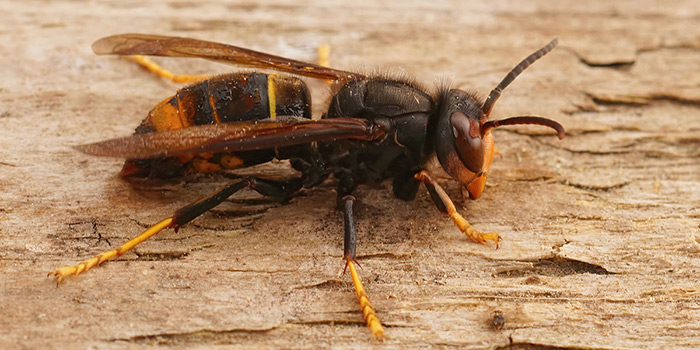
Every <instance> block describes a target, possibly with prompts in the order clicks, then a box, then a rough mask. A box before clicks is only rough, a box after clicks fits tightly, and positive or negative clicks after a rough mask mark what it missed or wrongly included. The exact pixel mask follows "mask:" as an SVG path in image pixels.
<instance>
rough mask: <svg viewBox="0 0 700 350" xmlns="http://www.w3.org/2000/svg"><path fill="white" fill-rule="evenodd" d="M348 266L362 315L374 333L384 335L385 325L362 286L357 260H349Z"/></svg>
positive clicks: (376, 335)
mask: <svg viewBox="0 0 700 350" xmlns="http://www.w3.org/2000/svg"><path fill="white" fill-rule="evenodd" d="M346 267H348V268H349V269H350V277H351V278H352V283H353V285H354V286H355V293H356V294H357V301H359V302H360V310H362V316H363V318H364V320H365V323H367V327H369V329H370V331H371V332H372V334H374V336H375V337H377V338H382V337H384V327H382V323H381V322H380V321H379V317H377V313H376V312H375V311H374V308H373V307H372V304H371V303H370V301H369V297H368V296H367V293H366V292H365V289H364V288H363V287H362V281H360V275H359V274H358V273H357V269H356V268H355V262H354V261H351V260H347V262H346Z"/></svg>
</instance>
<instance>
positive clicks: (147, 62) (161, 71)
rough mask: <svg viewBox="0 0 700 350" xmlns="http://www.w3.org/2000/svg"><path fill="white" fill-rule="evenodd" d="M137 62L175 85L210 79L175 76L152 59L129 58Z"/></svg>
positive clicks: (135, 56) (206, 77) (199, 76)
mask: <svg viewBox="0 0 700 350" xmlns="http://www.w3.org/2000/svg"><path fill="white" fill-rule="evenodd" d="M128 57H129V58H131V60H133V61H134V62H136V63H137V64H138V65H139V66H141V67H143V68H145V69H147V70H148V71H149V72H151V73H153V74H155V75H157V76H159V77H162V78H165V79H168V80H170V81H172V82H174V83H194V82H198V81H202V80H206V79H209V77H208V76H206V75H175V74H173V73H172V72H170V71H169V70H167V69H165V68H163V67H161V66H160V65H158V63H155V62H153V61H152V60H151V59H150V58H148V57H146V56H142V55H132V56H128Z"/></svg>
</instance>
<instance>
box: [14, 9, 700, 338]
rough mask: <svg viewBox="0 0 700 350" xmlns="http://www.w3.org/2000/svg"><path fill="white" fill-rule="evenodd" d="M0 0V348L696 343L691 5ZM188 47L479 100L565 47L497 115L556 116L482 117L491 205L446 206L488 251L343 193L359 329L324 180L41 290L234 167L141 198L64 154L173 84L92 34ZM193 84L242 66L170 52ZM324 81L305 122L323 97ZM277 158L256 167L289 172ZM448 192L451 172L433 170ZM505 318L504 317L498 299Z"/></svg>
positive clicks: (695, 90) (135, 118)
mask: <svg viewBox="0 0 700 350" xmlns="http://www.w3.org/2000/svg"><path fill="white" fill-rule="evenodd" d="M375 3H376V2H374V1H353V2H352V3H344V2H337V3H331V2H328V1H305V2H303V4H302V2H294V1H289V2H285V1H273V2H268V3H265V4H259V3H258V2H255V1H248V2H215V1H207V2H199V1H186V0H185V1H174V0H173V1H162V2H144V1H101V2H82V1H66V2H60V1H32V0H25V1H3V2H0V52H1V53H2V54H0V66H1V67H2V69H1V70H0V130H1V131H0V133H1V134H0V135H2V137H0V189H1V190H2V198H1V199H0V269H1V270H0V272H1V274H0V276H1V277H0V348H6V349H9V348H20V349H22V348H24V349H34V348H65V349H75V348H98V349H113V348H119V349H121V348H187V349H198V348H199V349H209V348H314V349H315V348H319V347H320V348H338V349H343V348H348V349H350V348H352V349H355V348H374V347H376V348H397V349H405V348H426V347H427V348H462V347H464V348H475V349H560V348H573V349H654V348H675V349H693V348H698V347H700V286H699V284H698V274H699V273H700V258H699V257H698V256H699V255H700V226H699V224H700V208H699V204H700V175H698V174H700V162H699V161H698V157H699V156H700V108H699V107H700V73H699V72H700V26H698V21H699V18H700V7H698V6H697V2H696V1H657V2H654V1H624V2H618V1H616V2H608V1H597V2H592V3H591V2H581V1H574V0H564V1H557V2H498V3H496V4H488V5H487V4H486V3H487V2H482V1H454V2H445V1H428V2H425V1H402V2H398V1H397V2H396V3H395V4H389V3H385V2H379V3H380V4H375ZM123 32H142V33H154V34H167V35H178V36H191V37H196V38H202V39H208V40H213V41H219V42H225V43H232V44H236V45H241V46H244V47H249V48H253V49H257V50H263V51H267V52H271V53H276V54H280V55H285V56H289V57H292V58H295V59H301V60H310V61H314V60H315V59H316V52H315V49H316V47H317V46H318V45H321V44H329V45H331V47H332V53H331V62H332V63H333V65H334V66H336V67H339V68H345V69H358V68H359V69H363V70H370V71H371V70H374V69H381V68H389V69H391V70H392V71H393V72H395V73H399V74H408V75H411V76H414V77H415V78H416V79H417V80H418V81H423V82H425V85H426V86H429V87H432V86H433V82H440V81H452V83H453V85H455V86H459V87H464V88H469V87H471V88H473V89H475V90H477V91H479V92H480V93H482V94H484V95H485V94H487V93H488V91H489V90H490V89H491V88H492V87H493V86H495V85H496V83H498V81H499V80H500V79H501V78H502V77H503V75H504V74H505V73H506V72H507V71H508V70H509V69H510V68H511V67H512V66H513V65H514V64H516V63H517V62H518V61H519V60H520V59H521V58H523V57H525V56H526V55H527V54H529V53H530V52H532V51H534V50H535V49H537V48H539V47H540V46H542V45H544V44H545V43H547V42H548V41H549V40H550V39H552V38H554V37H558V38H559V41H560V46H559V48H557V49H556V50H555V51H554V52H552V53H551V54H550V55H548V56H546V57H545V58H543V59H542V60H541V61H539V62H537V63H536V64H535V65H534V66H532V67H531V68H530V69H528V70H527V71H526V72H525V73H524V74H523V75H522V76H521V77H519V78H518V79H517V80H516V81H515V83H513V84H512V85H511V86H510V87H509V88H508V89H507V90H506V92H505V93H504V95H503V97H502V98H501V100H500V101H499V103H498V104H497V105H496V108H495V111H494V114H495V117H497V118H504V117H508V116H514V115H541V116H546V117H549V118H552V119H555V120H558V121H560V122H561V123H562V124H564V125H565V127H566V128H567V132H568V133H567V137H566V138H565V139H564V140H563V141H561V142H560V141H558V140H557V139H556V138H555V137H553V136H552V135H551V134H550V133H549V132H548V131H547V130H541V129H537V128H535V129H530V128H509V129H505V128H504V129H503V130H497V131H495V138H496V147H497V150H498V152H499V153H500V155H499V156H498V157H496V159H495V161H494V166H493V169H492V170H493V171H492V175H491V177H490V178H489V181H488V187H487V189H486V191H485V193H484V196H483V197H482V198H481V199H479V200H477V201H468V202H464V203H461V202H460V204H459V210H460V211H461V212H462V213H464V214H465V216H466V218H467V219H468V220H469V221H470V222H471V223H472V224H474V225H475V226H476V227H478V228H479V229H481V230H484V231H498V232H500V233H501V234H502V237H503V241H502V244H501V248H500V249H498V250H494V249H493V247H492V246H482V245H477V244H473V243H470V242H469V241H467V240H466V239H465V238H464V237H463V236H462V235H461V234H460V233H459V232H458V230H457V229H456V228H455V227H454V225H453V224H452V223H451V222H450V220H449V219H448V218H447V217H445V216H443V215H441V214H439V213H438V212H437V210H435V208H434V206H433V205H432V203H431V202H430V199H429V198H428V196H427V194H426V193H425V191H424V190H423V189H421V192H420V195H419V196H418V198H417V199H416V200H415V201H413V202H408V203H406V202H402V201H400V200H397V199H395V198H393V197H392V195H391V190H390V186H389V184H386V185H385V186H382V187H381V188H379V189H378V190H377V189H370V188H361V189H360V190H359V191H358V192H357V193H356V195H357V197H358V198H359V199H360V201H361V203H360V204H359V206H358V209H357V210H358V218H357V221H358V229H359V248H358V253H359V261H360V263H361V264H362V266H363V269H362V270H361V271H360V273H361V274H362V276H363V278H364V280H365V284H366V288H367V290H368V292H369V294H370V296H371V297H372V298H373V303H374V306H375V307H376V309H377V312H378V314H379V317H380V318H381V320H382V321H383V322H384V324H385V326H386V327H387V329H386V335H387V338H386V339H385V340H384V341H377V340H375V339H373V338H372V336H371V334H370V333H369V331H368V330H367V329H366V327H365V326H364V325H363V324H362V321H361V316H360V314H359V312H358V305H357V301H356V300H355V297H354V294H353V291H352V284H351V283H350V281H349V278H348V276H345V277H340V276H339V272H340V271H341V269H342V264H343V260H342V259H341V256H342V217H341V215H340V214H339V213H338V212H336V211H334V210H333V209H332V206H333V202H334V198H335V194H334V193H333V188H334V185H333V183H332V182H328V183H326V184H324V185H323V186H320V187H318V188H315V189H312V190H307V191H304V192H303V193H302V195H301V196H300V197H298V198H296V199H295V200H293V201H292V202H291V203H290V204H289V205H286V206H280V205H277V204H275V203H274V202H269V201H266V200H261V199H260V197H259V196H257V195H256V194H254V193H243V194H241V195H239V196H238V195H237V196H236V197H234V198H233V199H232V200H230V201H228V202H226V203H224V204H223V205H222V206H221V207H219V208H217V209H216V211H215V212H213V213H209V214H206V215H204V216H203V217H201V218H199V219H198V220H196V221H195V222H193V223H192V224H190V225H188V226H186V227H185V228H184V229H182V230H181V231H180V232H179V233H178V234H175V233H174V232H172V231H168V232H164V233H163V234H161V235H159V236H157V237H155V238H154V239H152V240H150V241H147V242H146V243H144V244H143V245H142V246H140V247H139V248H138V249H136V251H135V252H134V253H129V254H127V255H125V256H123V257H122V258H121V259H119V260H117V261H114V262H110V263H107V264H105V265H103V266H101V267H99V268H96V269H94V270H92V271H90V272H88V273H86V274H84V275H82V276H79V277H78V278H69V279H68V280H67V281H66V282H65V283H63V284H62V285H61V286H59V287H58V288H56V286H55V283H54V281H53V280H52V279H50V278H46V274H47V273H48V272H50V271H52V270H53V269H55V268H56V267H59V266H63V265H66V264H74V263H77V262H79V261H80V260H82V259H85V258H88V257H91V256H92V255H94V254H96V253H99V252H101V251H104V250H107V249H111V248H110V247H115V246H116V245H118V244H121V243H122V242H124V241H125V240H127V239H128V238H130V237H133V236H134V235H135V234H137V233H138V232H140V231H141V230H143V229H144V227H146V226H147V225H150V224H153V223H155V222H157V221H158V220H160V219H161V218H164V217H166V216H168V215H169V214H170V213H171V212H172V211H173V210H174V209H176V208H178V207H179V206H182V205H184V204H186V203H188V202H190V201H193V200H195V199H197V198H199V197H201V196H204V195H207V194H208V193H210V192H211V191H213V190H214V189H215V188H217V187H219V186H221V185H222V184H224V183H225V181H226V180H225V178H223V177H220V176H218V177H217V176H214V177H192V178H187V179H185V180H184V181H183V182H180V183H177V184H169V185H162V186H159V187H155V188H150V189H138V188H134V187H132V186H130V185H128V184H126V183H124V182H122V181H120V180H119V179H118V178H117V177H116V176H115V175H116V173H117V172H118V171H119V169H120V166H121V161H120V160H116V159H98V158H91V157H88V156H85V155H83V154H80V153H78V152H76V151H74V150H72V149H71V148H70V146H73V145H77V144H82V143H87V142H92V141H97V140H102V139H106V138H110V137H117V136H123V135H128V134H130V133H131V132H132V131H133V129H134V128H135V127H136V126H137V125H138V123H139V122H140V120H141V119H143V118H144V117H145V115H146V113H147V111H148V110H149V109H150V108H151V107H152V106H153V105H155V104H156V103H157V102H159V101H160V100H162V99H163V98H165V97H167V96H169V95H171V94H173V93H174V91H176V90H177V88H178V86H177V85H175V84H172V83H169V82H165V81H161V80H159V79H157V78H154V77H153V76H151V75H149V74H148V73H146V72H144V71H142V70H141V69H139V68H138V67H136V66H134V65H133V64H130V63H128V62H126V61H124V60H120V59H118V58H114V57H98V56H94V55H93V54H92V52H91V50H90V44H91V43H92V42H93V41H94V40H96V39H98V38H100V37H102V36H106V35H111V34H116V33H123ZM159 62H161V63H162V64H164V65H166V66H167V67H169V68H171V69H173V70H175V71H178V72H183V73H200V74H211V73H216V72H226V71H230V70H232V69H234V68H231V67H229V66H225V65H217V64H214V63H209V62H203V61H201V60H182V59H169V60H160V61H159ZM310 85H312V87H313V88H314V99H315V101H316V102H317V106H316V111H317V113H320V112H321V111H322V110H323V102H324V101H325V100H326V99H327V97H328V93H327V92H326V91H324V90H323V85H321V84H313V83H310ZM285 169H286V167H285V164H284V163H280V164H273V165H272V166H268V167H265V168H263V169H261V171H263V172H266V173H272V174H277V175H279V174H284V173H286V170H285ZM443 183H444V184H445V187H446V188H447V190H448V193H450V195H451V196H452V197H453V198H455V199H457V198H459V190H458V188H457V186H456V185H455V184H454V183H451V182H443ZM496 310H498V311H500V312H502V314H503V316H504V318H505V324H504V326H503V328H502V329H501V330H494V329H493V328H492V327H491V325H490V322H491V320H492V318H493V316H494V311H496Z"/></svg>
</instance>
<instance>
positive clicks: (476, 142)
mask: <svg viewBox="0 0 700 350" xmlns="http://www.w3.org/2000/svg"><path fill="white" fill-rule="evenodd" d="M450 124H452V133H453V136H454V141H455V148H457V154H459V159H461V160H462V163H464V166H466V167H467V169H469V171H471V172H473V173H474V174H477V175H479V174H481V171H482V168H483V166H484V143H483V141H482V139H481V125H480V124H479V122H477V121H474V120H472V119H470V118H469V117H467V116H466V115H465V114H464V113H462V112H454V113H452V116H451V117H450Z"/></svg>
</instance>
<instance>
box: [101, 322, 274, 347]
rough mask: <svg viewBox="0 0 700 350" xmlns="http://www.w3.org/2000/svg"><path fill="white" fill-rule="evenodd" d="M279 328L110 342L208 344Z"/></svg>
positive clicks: (197, 332) (149, 336) (204, 331)
mask: <svg viewBox="0 0 700 350" xmlns="http://www.w3.org/2000/svg"><path fill="white" fill-rule="evenodd" d="M275 328H277V326H275V327H270V328H233V329H225V330H214V329H199V330H195V331H191V332H175V333H155V334H144V335H136V336H132V337H128V338H111V339H107V341H109V342H129V343H137V344H148V345H168V344H181V343H196V344H206V343H211V342H215V341H220V340H223V339H225V338H237V337H240V336H247V335H251V334H264V333H267V332H270V331H272V330H274V329H275Z"/></svg>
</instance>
